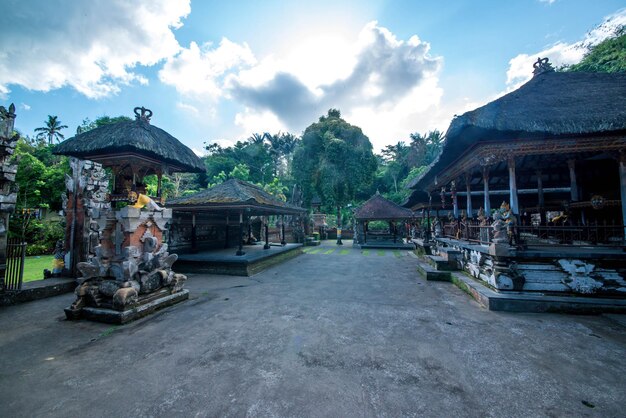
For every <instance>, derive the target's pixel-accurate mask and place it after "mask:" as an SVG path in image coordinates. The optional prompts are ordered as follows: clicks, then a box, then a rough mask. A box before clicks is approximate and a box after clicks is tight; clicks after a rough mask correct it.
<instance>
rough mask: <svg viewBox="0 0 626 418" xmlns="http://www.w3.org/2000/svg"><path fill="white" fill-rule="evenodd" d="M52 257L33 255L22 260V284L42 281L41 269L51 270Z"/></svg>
mask: <svg viewBox="0 0 626 418" xmlns="http://www.w3.org/2000/svg"><path fill="white" fill-rule="evenodd" d="M52 260H54V256H53V255H35V256H32V257H26V258H25V259H24V279H23V282H24V283H25V282H32V281H35V280H42V279H43V269H48V270H52Z"/></svg>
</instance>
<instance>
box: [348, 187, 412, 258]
mask: <svg viewBox="0 0 626 418" xmlns="http://www.w3.org/2000/svg"><path fill="white" fill-rule="evenodd" d="M412 218H413V212H411V211H410V210H409V209H406V208H403V207H402V206H400V205H397V204H395V203H394V202H392V201H390V200H388V199H385V198H384V197H382V196H381V195H380V193H378V192H376V194H375V195H374V196H372V197H370V198H369V199H368V200H367V201H366V202H365V203H363V205H361V206H360V207H359V208H357V209H356V210H355V211H354V220H355V227H354V229H355V234H354V235H355V237H354V244H355V245H360V246H361V248H380V247H384V248H415V247H414V246H413V245H412V244H406V243H404V239H403V237H405V236H407V235H408V234H407V231H406V229H407V224H408V223H409V222H410V221H411V219H412ZM370 221H385V222H387V223H388V225H389V227H388V228H387V229H386V230H384V231H373V230H370V228H369V223H370Z"/></svg>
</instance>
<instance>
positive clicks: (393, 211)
mask: <svg viewBox="0 0 626 418" xmlns="http://www.w3.org/2000/svg"><path fill="white" fill-rule="evenodd" d="M412 216H413V212H411V211H410V210H409V209H407V208H403V207H402V206H399V205H397V204H395V203H393V202H392V201H391V200H387V199H385V198H384V197H382V196H381V195H380V194H379V193H376V194H375V195H374V196H372V197H370V198H369V199H368V200H367V201H366V202H365V203H363V204H362V205H361V207H359V208H358V209H357V210H355V211H354V218H355V219H364V220H365V219H382V220H391V219H408V218H411V217H412Z"/></svg>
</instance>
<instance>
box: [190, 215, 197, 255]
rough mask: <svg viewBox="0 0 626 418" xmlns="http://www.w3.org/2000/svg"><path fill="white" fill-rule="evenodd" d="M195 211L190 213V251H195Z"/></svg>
mask: <svg viewBox="0 0 626 418" xmlns="http://www.w3.org/2000/svg"><path fill="white" fill-rule="evenodd" d="M196 239H197V235H196V212H192V213H191V252H192V253H195V252H196Z"/></svg>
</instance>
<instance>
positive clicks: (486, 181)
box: [483, 166, 491, 217]
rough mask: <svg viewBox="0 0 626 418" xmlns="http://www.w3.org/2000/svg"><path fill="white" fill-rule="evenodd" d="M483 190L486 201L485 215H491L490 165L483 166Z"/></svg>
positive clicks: (484, 205) (484, 204)
mask: <svg viewBox="0 0 626 418" xmlns="http://www.w3.org/2000/svg"><path fill="white" fill-rule="evenodd" d="M483 191H484V202H483V208H484V209H485V216H486V217H490V216H491V200H490V199H489V166H485V167H483Z"/></svg>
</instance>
